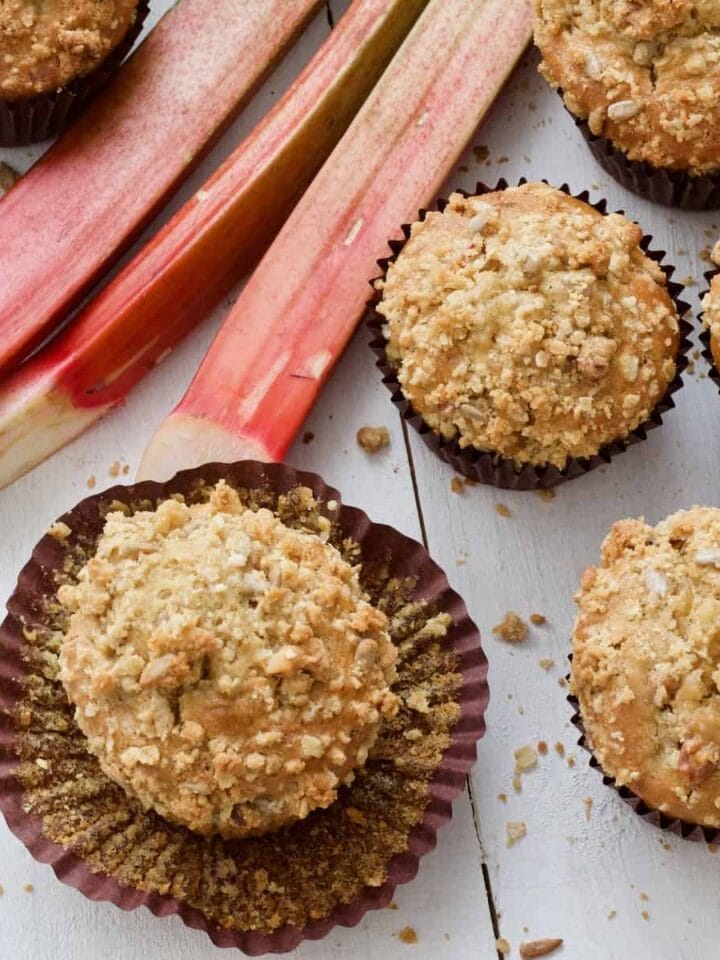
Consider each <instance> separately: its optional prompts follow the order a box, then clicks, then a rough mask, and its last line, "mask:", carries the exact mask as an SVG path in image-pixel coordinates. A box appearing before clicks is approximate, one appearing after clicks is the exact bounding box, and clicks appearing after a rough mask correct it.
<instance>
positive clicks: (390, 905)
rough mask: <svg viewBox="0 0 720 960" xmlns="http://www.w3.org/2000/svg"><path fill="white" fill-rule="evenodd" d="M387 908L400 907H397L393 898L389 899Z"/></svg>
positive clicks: (396, 908) (395, 908) (394, 908)
mask: <svg viewBox="0 0 720 960" xmlns="http://www.w3.org/2000/svg"><path fill="white" fill-rule="evenodd" d="M387 909H388V910H399V909H400V907H398V905H397V904H396V903H395V901H394V900H391V901H390V903H389V904H388V905H387Z"/></svg>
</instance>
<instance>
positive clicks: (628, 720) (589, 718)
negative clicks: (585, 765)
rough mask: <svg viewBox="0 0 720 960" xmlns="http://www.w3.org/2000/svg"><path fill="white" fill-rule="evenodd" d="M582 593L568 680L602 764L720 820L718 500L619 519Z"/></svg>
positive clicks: (620, 777)
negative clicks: (650, 517)
mask: <svg viewBox="0 0 720 960" xmlns="http://www.w3.org/2000/svg"><path fill="white" fill-rule="evenodd" d="M576 599H577V602H578V606H579V615H578V619H577V622H576V624H575V631H574V636H573V650H574V657H573V667H572V676H573V687H574V691H575V693H576V695H577V697H578V700H579V702H580V711H581V715H582V719H583V723H584V726H585V730H586V734H587V739H588V742H589V745H590V747H591V748H592V750H593V752H594V753H595V755H596V756H597V758H598V760H599V761H600V763H601V765H602V768H603V770H604V771H605V773H607V774H608V775H610V776H611V777H613V778H614V779H615V780H616V782H617V783H618V784H619V785H627V786H629V787H630V789H632V790H633V792H634V793H636V794H637V795H638V796H640V797H641V798H642V799H643V800H645V801H646V802H647V803H648V804H650V805H651V806H652V807H654V808H656V809H660V810H661V811H663V812H665V813H668V814H670V815H671V816H675V817H680V818H682V819H686V820H690V821H692V822H695V823H699V824H702V825H705V826H708V827H720V509H717V508H710V507H693V508H692V509H691V510H684V511H680V512H678V513H675V514H673V515H672V516H670V517H668V518H667V519H666V520H663V521H662V522H661V523H659V524H658V525H657V526H656V527H651V526H649V525H648V524H646V523H645V522H643V521H642V520H623V521H621V522H619V523H616V524H615V525H614V526H613V528H612V530H611V532H610V534H609V536H608V537H607V539H606V540H605V543H604V544H603V548H602V562H601V565H600V567H598V568H594V567H591V568H590V569H589V570H587V571H586V572H585V574H584V576H583V579H582V586H581V589H580V592H579V593H578V595H577V598H576Z"/></svg>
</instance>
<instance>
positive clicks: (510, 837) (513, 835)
mask: <svg viewBox="0 0 720 960" xmlns="http://www.w3.org/2000/svg"><path fill="white" fill-rule="evenodd" d="M505 830H506V832H507V845H508V846H509V847H512V846H513V844H515V843H517V842H518V841H519V840H522V838H523V837H525V836H527V825H526V824H524V823H523V822H522V820H511V821H510V822H509V823H507V824H506V825H505Z"/></svg>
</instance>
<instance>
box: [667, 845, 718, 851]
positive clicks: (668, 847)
mask: <svg viewBox="0 0 720 960" xmlns="http://www.w3.org/2000/svg"><path fill="white" fill-rule="evenodd" d="M667 849H668V850H672V847H671V846H670V844H668V845H667ZM717 852H718V845H717V844H716V843H709V844H708V853H717Z"/></svg>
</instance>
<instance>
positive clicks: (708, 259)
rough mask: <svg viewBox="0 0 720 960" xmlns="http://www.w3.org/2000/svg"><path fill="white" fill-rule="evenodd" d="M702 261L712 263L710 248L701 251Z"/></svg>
mask: <svg viewBox="0 0 720 960" xmlns="http://www.w3.org/2000/svg"><path fill="white" fill-rule="evenodd" d="M700 259H701V260H703V261H704V262H705V263H712V262H713V261H712V257H711V256H710V247H703V248H702V250H701V251H700Z"/></svg>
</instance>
